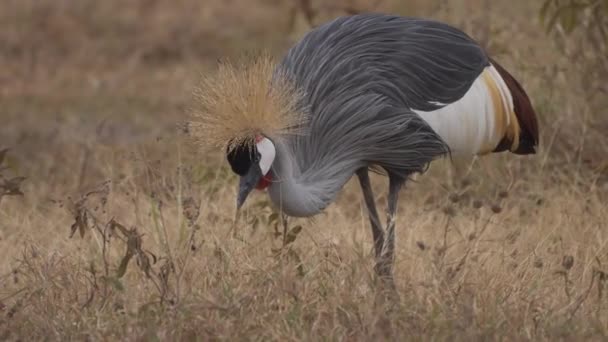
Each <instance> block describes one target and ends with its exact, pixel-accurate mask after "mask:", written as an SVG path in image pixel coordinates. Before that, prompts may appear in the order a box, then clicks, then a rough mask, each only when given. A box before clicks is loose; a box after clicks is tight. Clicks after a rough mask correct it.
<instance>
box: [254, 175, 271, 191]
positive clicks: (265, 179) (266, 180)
mask: <svg viewBox="0 0 608 342" xmlns="http://www.w3.org/2000/svg"><path fill="white" fill-rule="evenodd" d="M271 181H272V173H271V172H270V171H268V173H267V174H266V175H265V176H264V177H262V178H261V179H260V181H259V182H258V184H257V185H256V186H255V188H256V189H258V190H264V189H266V188H267V187H268V186H269V185H270V182H271Z"/></svg>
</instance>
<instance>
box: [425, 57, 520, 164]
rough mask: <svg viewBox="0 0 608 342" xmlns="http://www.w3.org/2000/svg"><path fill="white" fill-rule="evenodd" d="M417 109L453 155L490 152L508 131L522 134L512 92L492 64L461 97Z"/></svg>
mask: <svg viewBox="0 0 608 342" xmlns="http://www.w3.org/2000/svg"><path fill="white" fill-rule="evenodd" d="M414 112H416V113H417V114H418V115H420V117H422V118H423V119H424V120H425V121H426V122H427V123H428V124H429V125H430V126H431V128H432V129H433V130H434V131H435V132H436V133H437V134H439V136H441V138H442V139H443V140H444V141H445V142H446V143H447V144H448V146H449V147H450V149H451V151H452V154H454V155H477V154H485V153H489V152H492V150H494V149H495V148H496V146H497V145H498V143H499V142H500V141H501V139H502V138H503V137H504V136H505V135H506V134H508V135H511V134H516V135H517V136H518V134H519V124H518V123H517V119H516V117H515V115H514V112H513V99H512V97H511V93H510V92H509V88H508V87H507V85H506V83H505V82H504V81H503V79H502V77H501V76H500V74H499V73H498V71H497V70H496V68H494V66H492V65H490V66H488V67H487V68H486V69H485V70H484V71H483V72H482V73H481V74H480V75H479V77H478V78H477V79H476V80H475V82H474V83H473V85H472V86H471V88H470V89H469V90H468V91H467V93H466V94H465V95H464V96H463V97H462V98H461V99H459V100H458V101H456V102H453V103H451V104H449V105H447V106H445V107H442V108H440V109H437V110H435V111H430V112H424V111H418V110H415V111H414ZM515 132H517V133H515ZM517 140H519V139H517Z"/></svg>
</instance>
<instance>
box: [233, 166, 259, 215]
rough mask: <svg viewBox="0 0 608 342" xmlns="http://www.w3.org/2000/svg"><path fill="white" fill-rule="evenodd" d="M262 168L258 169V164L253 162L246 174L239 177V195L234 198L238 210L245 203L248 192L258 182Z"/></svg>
mask: <svg viewBox="0 0 608 342" xmlns="http://www.w3.org/2000/svg"><path fill="white" fill-rule="evenodd" d="M262 176H263V174H262V169H260V165H258V164H255V163H254V164H253V165H251V167H250V168H249V171H247V174H245V175H244V176H242V177H241V180H240V181H239V196H238V197H237V200H236V209H237V210H239V209H241V207H242V206H243V203H245V200H246V199H247V196H248V195H249V193H250V192H251V191H252V190H253V189H254V188H255V186H256V185H257V184H258V183H259V182H260V179H261V178H262Z"/></svg>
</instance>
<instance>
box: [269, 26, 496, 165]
mask: <svg viewBox="0 0 608 342" xmlns="http://www.w3.org/2000/svg"><path fill="white" fill-rule="evenodd" d="M487 65H488V58H487V56H486V54H485V53H484V51H483V49H482V48H481V47H480V46H479V45H478V44H476V43H475V42H474V41H473V40H472V39H471V38H470V37H468V36H467V35H466V34H465V33H463V32H462V31H460V30H458V29H456V28H453V27H450V26H448V25H446V24H442V23H439V22H435V21H429V20H422V19H414V18H405V17H398V16H389V15H380V14H365V15H357V16H351V17H343V18H338V19H336V20H334V21H332V22H330V23H327V24H325V25H322V26H320V27H318V28H317V29H315V30H313V31H311V32H310V33H308V34H307V35H306V36H305V37H304V38H303V39H302V40H301V41H300V42H299V43H298V44H296V45H295V46H294V47H293V48H292V49H290V51H289V52H288V53H287V55H286V56H285V58H284V59H283V61H282V63H281V64H280V65H279V67H280V68H282V69H283V70H284V71H286V72H287V73H288V74H290V75H291V77H293V79H294V81H295V82H296V84H297V85H298V86H299V87H301V88H302V89H303V90H304V92H305V94H306V96H305V97H304V99H303V103H302V106H305V107H306V110H307V111H309V113H310V114H309V115H310V121H309V126H310V127H309V134H308V135H307V136H305V137H300V138H297V139H295V142H294V144H295V145H296V146H295V147H294V153H296V154H297V156H298V162H299V163H300V167H301V168H302V169H303V172H304V174H306V173H310V175H309V176H310V177H327V175H328V174H330V173H332V172H336V173H337V172H340V170H338V169H337V168H336V167H333V165H341V167H342V168H345V167H347V165H351V164H352V168H356V167H361V165H379V166H381V167H383V168H385V169H387V170H388V171H389V172H393V173H396V174H398V175H401V176H403V177H407V175H408V174H410V173H412V172H418V171H422V170H423V169H424V168H425V167H426V165H427V164H428V163H429V162H430V161H431V160H433V159H434V158H436V157H438V156H441V155H443V154H445V153H447V151H448V147H447V146H446V145H445V143H444V142H443V141H442V139H441V138H440V137H439V136H438V135H437V134H436V133H435V132H434V131H433V130H432V129H431V128H430V127H429V126H428V125H427V124H426V123H425V122H424V121H423V120H422V119H421V118H420V117H419V116H418V115H416V114H415V113H414V112H413V110H422V111H432V110H435V109H438V108H440V107H442V106H445V105H447V104H450V103H452V102H454V101H456V100H458V99H460V98H461V97H463V96H464V94H465V93H466V92H467V90H468V89H469V88H470V87H471V85H472V84H473V82H474V81H475V79H476V78H477V77H478V76H479V74H480V73H481V72H482V71H483V69H484V68H485V67H486V66H487ZM353 160H355V161H358V163H354V164H353V163H352V162H351V161H353Z"/></svg>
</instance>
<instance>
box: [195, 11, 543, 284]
mask: <svg viewBox="0 0 608 342" xmlns="http://www.w3.org/2000/svg"><path fill="white" fill-rule="evenodd" d="M197 97H198V104H199V107H198V108H197V110H195V111H194V112H193V114H194V115H193V121H192V132H193V133H194V135H195V136H196V137H197V138H198V139H200V140H201V141H202V142H203V143H204V144H207V145H210V146H216V147H218V148H219V147H221V148H224V149H226V151H227V152H226V153H227V159H228V162H229V163H230V166H231V167H232V170H233V171H234V172H235V173H236V174H238V175H239V176H240V183H239V190H238V198H237V208H240V207H241V206H242V205H243V203H244V202H245V199H246V198H247V195H248V194H249V193H250V192H251V191H252V190H253V189H254V188H257V189H261V190H263V189H266V190H267V191H268V194H269V195H270V198H271V199H272V202H273V203H274V204H275V205H276V206H277V207H278V208H280V210H281V211H282V212H283V213H284V214H286V215H289V216H296V217H309V216H313V215H315V214H318V213H319V212H321V211H322V210H324V209H325V208H326V207H327V206H328V205H329V204H330V203H331V202H332V201H333V200H334V199H335V198H336V195H337V194H338V192H339V191H340V189H342V187H343V186H344V184H345V183H346V182H347V181H348V180H349V179H350V178H351V177H352V176H353V175H357V177H358V179H359V183H360V185H361V189H362V192H363V197H364V202H365V204H366V206H367V209H368V213H369V219H370V222H371V229H372V235H373V239H374V249H375V257H376V267H375V270H376V273H377V274H378V275H379V276H380V277H385V278H391V279H392V265H393V263H394V248H395V247H394V245H395V213H396V209H397V202H398V197H399V191H400V189H401V188H402V187H403V185H404V183H405V182H406V180H407V179H408V177H410V176H411V175H412V174H414V173H420V172H423V171H424V170H425V168H426V167H427V165H428V164H429V163H430V162H431V161H433V160H434V159H436V158H438V157H441V156H445V155H447V154H453V155H483V154H488V153H492V152H502V151H510V152H512V153H514V154H532V153H535V148H536V146H537V143H538V124H537V119H536V114H535V112H534V109H533V108H532V105H531V103H530V100H529V98H528V96H527V95H526V92H525V91H524V89H523V88H522V86H521V85H520V84H519V83H518V82H517V80H515V78H514V77H513V76H511V74H510V73H509V72H507V71H506V70H505V69H504V68H503V67H501V66H500V65H499V64H498V63H497V62H496V61H495V60H493V59H492V58H491V57H490V56H488V54H487V53H486V52H485V51H484V50H483V49H482V48H481V47H480V46H479V45H478V44H477V43H476V42H475V41H474V40H473V39H471V38H470V37H469V36H467V35H466V34H465V33H463V32H462V31H460V30H458V29H456V28H454V27H451V26H449V25H446V24H443V23H440V22H437V21H432V20H425V19H416V18H407V17H400V16H394V15H382V14H361V15H354V16H348V17H341V18H338V19H335V20H333V21H331V22H329V23H326V24H324V25H322V26H319V27H317V28H315V29H313V30H312V31H310V32H309V33H307V34H306V35H305V36H304V37H303V38H302V39H301V40H300V41H299V42H298V43H297V44H296V45H295V46H293V47H292V48H291V49H290V50H289V51H288V52H287V54H286V55H285V56H284V57H283V59H282V60H281V61H280V62H278V63H274V62H273V61H272V59H271V58H269V57H267V56H262V57H259V58H255V59H254V60H253V61H251V62H249V63H242V64H238V65H234V64H220V66H219V70H218V73H217V74H216V75H214V76H211V77H205V78H204V79H203V81H202V83H201V86H200V88H198V91H197ZM370 168H375V169H379V170H382V171H383V172H385V173H386V174H387V175H388V178H389V188H388V210H387V211H388V213H387V216H388V218H387V223H386V230H384V229H383V227H382V224H381V222H380V218H379V215H378V211H377V210H376V205H375V203H374V196H373V191H372V188H371V186H370V180H369V174H368V172H369V169H370Z"/></svg>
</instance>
